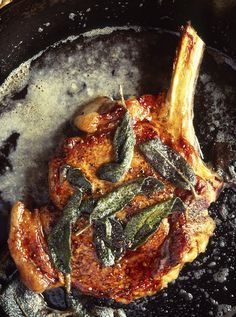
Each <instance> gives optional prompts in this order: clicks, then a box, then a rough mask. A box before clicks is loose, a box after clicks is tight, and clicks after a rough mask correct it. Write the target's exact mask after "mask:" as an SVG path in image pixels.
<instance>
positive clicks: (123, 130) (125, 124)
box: [97, 110, 135, 183]
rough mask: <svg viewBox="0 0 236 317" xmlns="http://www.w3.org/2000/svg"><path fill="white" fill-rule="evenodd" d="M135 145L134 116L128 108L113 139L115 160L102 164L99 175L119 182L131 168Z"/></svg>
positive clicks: (104, 178) (101, 177) (107, 179)
mask: <svg viewBox="0 0 236 317" xmlns="http://www.w3.org/2000/svg"><path fill="white" fill-rule="evenodd" d="M134 145H135V134H134V130H133V126H132V118H131V117H130V115H129V112H128V111H127V110H126V112H125V115H124V117H123V119H122V121H121V124H120V126H119V127H118V128H117V129H116V132H115V136H114V139H113V147H114V151H115V162H112V163H108V164H104V165H102V166H101V167H100V168H99V169H98V171H97V175H98V177H99V178H100V179H103V180H106V181H109V182H112V183H116V182H118V181H119V180H120V179H121V178H122V177H123V176H124V174H125V173H126V172H127V171H128V170H129V168H130V164H131V161H132V158H133V153H134Z"/></svg>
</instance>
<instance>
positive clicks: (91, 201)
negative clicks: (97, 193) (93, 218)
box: [80, 198, 98, 215]
mask: <svg viewBox="0 0 236 317" xmlns="http://www.w3.org/2000/svg"><path fill="white" fill-rule="evenodd" d="M97 201H98V200H97V199H95V198H88V199H85V200H83V201H82V202H81V205H80V212H81V214H86V215H90V214H91V212H92V211H93V209H94V208H95V206H96V203H97Z"/></svg>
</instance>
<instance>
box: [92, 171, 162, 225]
mask: <svg viewBox="0 0 236 317" xmlns="http://www.w3.org/2000/svg"><path fill="white" fill-rule="evenodd" d="M150 182H151V184H152V186H150ZM163 187H164V185H163V184H162V183H161V182H160V181H159V180H158V179H156V178H154V177H146V178H140V179H138V180H135V181H133V182H130V183H126V184H125V185H123V186H120V187H118V188H116V189H114V190H113V191H112V192H110V193H108V194H106V195H105V196H103V197H101V198H100V199H99V200H98V202H97V204H96V207H95V208H94V210H93V211H92V213H91V214H90V223H92V222H94V221H96V220H101V219H104V218H106V217H109V216H111V215H114V214H115V213H116V212H117V211H119V210H121V209H122V208H124V207H125V206H126V205H127V204H128V203H129V202H130V201H131V200H132V199H133V198H134V197H135V196H136V195H137V194H141V193H143V194H145V193H147V191H148V192H149V193H150V192H154V191H156V190H160V189H162V188H163Z"/></svg>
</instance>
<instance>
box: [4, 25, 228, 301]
mask: <svg viewBox="0 0 236 317" xmlns="http://www.w3.org/2000/svg"><path fill="white" fill-rule="evenodd" d="M203 49H204V43H203V42H202V40H201V39H200V38H199V37H198V36H197V34H196V32H195V31H194V30H193V29H192V28H191V26H190V25H188V26H187V27H186V28H185V29H184V30H183V34H182V38H181V42H180V47H179V49H178V51H177V57H176V62H175V65H174V70H173V76H172V81H171V86H170V89H169V92H168V94H167V97H166V98H164V97H163V96H162V97H161V96H159V97H154V96H144V97H141V98H139V99H135V98H133V99H130V100H128V101H127V102H126V105H127V108H128V110H129V112H130V114H131V115H132V116H133V117H134V119H135V121H136V126H135V134H136V138H137V142H138V140H140V139H145V138H147V137H148V136H149V135H150V134H151V135H152V136H155V135H158V136H159V137H161V138H162V140H163V142H168V143H169V144H171V146H172V147H173V148H174V149H175V150H176V151H177V152H179V153H180V154H181V155H183V156H184V157H185V159H186V160H187V161H188V162H189V164H190V165H191V166H192V167H193V169H194V171H195V173H196V175H197V177H198V183H197V185H196V188H195V190H196V192H197V194H198V199H197V200H196V201H191V198H190V196H191V193H187V194H186V193H182V192H178V195H179V196H181V198H182V199H183V200H184V201H185V202H186V203H187V204H188V208H187V210H186V212H185V213H184V214H177V215H175V214H174V215H171V216H170V217H168V218H165V219H163V221H162V223H161V225H160V227H159V228H158V230H157V231H156V232H155V234H154V235H153V236H152V237H151V238H149V240H148V241H147V242H146V243H145V244H144V245H143V246H141V247H140V248H138V249H137V250H136V251H134V252H133V251H129V252H127V254H125V256H124V257H123V258H122V259H121V260H120V261H119V262H118V263H116V264H115V265H114V266H113V267H108V268H104V267H102V266H101V264H100V263H99V261H98V259H97V258H96V254H95V250H94V246H93V243H92V234H93V232H92V229H89V230H88V231H87V232H85V233H84V234H82V235H81V236H79V237H77V236H76V235H75V234H72V245H73V256H72V268H73V270H72V285H73V286H75V287H77V288H79V289H80V290H81V291H83V292H84V293H87V294H91V295H94V296H98V297H108V298H113V299H115V300H117V301H120V302H124V303H128V302H130V301H132V300H134V299H136V298H140V297H143V296H146V295H152V294H154V293H156V292H157V291H158V290H160V289H162V288H163V287H166V285H167V283H169V282H170V281H172V280H174V279H176V278H177V276H178V274H179V271H180V270H181V268H182V267H183V265H184V264H185V263H186V262H191V261H193V260H194V259H195V258H196V256H197V255H198V254H199V253H200V252H204V251H205V248H206V246H207V243H208V240H209V238H210V236H211V235H212V234H213V231H214V227H215V225H214V221H213V220H212V219H211V218H210V216H209V215H208V212H207V208H208V207H209V205H210V203H211V202H213V201H215V199H216V197H217V195H218V192H219V189H220V188H221V186H222V183H221V181H220V180H219V179H218V177H217V175H215V174H214V173H213V172H212V171H210V170H209V169H208V168H207V167H206V166H205V165H204V163H203V161H202V159H201V156H200V152H199V146H198V143H197V139H196V136H195V133H194V127H193V96H194V91H195V85H196V80H197V77H198V71H199V66H200V63H201V58H202V53H203ZM115 109H116V110H117V109H118V110H119V104H117V105H116V107H115ZM118 110H117V111H115V115H116V116H117V117H116V120H115V121H117V120H118V121H119V119H120V114H121V112H122V111H120V110H119V111H118ZM108 117H109V116H108ZM91 118H92V120H94V116H90V119H91ZM99 118H101V117H99ZM147 118H148V120H147ZM85 119H86V120H87V122H86V125H84V126H85V127H86V126H87V125H88V124H89V120H88V117H86V116H85ZM101 121H102V120H101ZM105 121H106V120H105ZM108 121H109V120H108ZM93 123H94V121H93ZM99 123H101V124H100V126H99ZM108 123H109V122H108ZM114 126H115V123H114ZM114 126H113V125H112V124H110V125H109V124H108V125H107V124H106V122H105V123H104V118H103V122H99V120H98V121H97V122H96V127H95V129H94V126H93V129H94V130H93V133H89V135H87V136H85V137H84V138H74V139H71V140H69V142H67V144H66V146H65V148H64V153H63V154H64V156H63V157H60V158H57V159H55V160H53V161H52V162H51V163H50V173H49V174H50V176H49V185H50V193H51V198H52V201H53V202H54V204H55V205H56V206H57V208H55V207H53V208H50V207H45V208H43V209H41V210H36V211H34V212H33V213H32V212H30V211H29V210H28V209H27V208H26V206H25V205H24V203H22V202H17V203H16V204H15V205H14V206H13V209H12V217H11V229H10V237H9V248H10V251H11V254H12V256H13V258H14V260H15V262H16V265H17V267H18V269H19V271H20V273H21V277H22V280H23V281H24V283H25V284H26V285H27V286H28V287H29V288H31V289H33V290H34V291H37V292H42V291H44V290H45V289H47V288H52V287H56V286H59V285H63V284H64V283H65V280H64V277H63V275H62V274H61V273H60V272H58V271H57V270H56V269H55V268H54V267H53V265H52V264H51V262H50V257H49V255H48V249H47V241H46V237H47V234H48V233H49V232H50V230H51V227H52V226H53V225H54V224H55V222H56V221H57V219H58V216H59V215H60V212H61V211H60V209H62V208H63V206H64V205H65V203H66V201H67V200H68V198H69V197H70V196H71V195H72V194H73V189H72V188H71V187H70V186H69V184H68V183H66V182H65V183H63V186H61V185H60V184H58V171H59V169H60V166H61V165H63V164H65V163H66V164H68V163H70V164H71V165H72V166H75V167H80V168H81V169H82V170H83V172H84V173H85V174H86V176H87V177H88V178H89V179H90V181H92V182H93V185H94V187H95V189H96V195H98V196H99V195H101V194H104V193H106V192H107V191H110V190H111V189H112V186H113V185H112V186H111V185H110V184H108V183H107V182H105V181H101V180H98V179H97V178H96V177H95V172H96V168H97V167H98V166H99V165H101V164H102V163H104V162H106V161H111V160H112V145H111V135H110V132H111V131H113V130H114ZM108 127H109V128H108ZM99 129H100V130H99ZM88 132H89V131H88ZM88 140H89V142H88ZM86 142H87V143H86ZM99 146H100V148H99ZM94 151H96V152H97V153H99V155H97V156H96V155H94V153H95V152H94ZM101 153H102V154H104V155H100V154H101ZM104 160H105V161H104ZM81 162H82V163H81ZM140 174H142V175H143V174H144V175H152V176H155V177H157V178H160V175H158V174H157V173H156V172H155V171H154V170H153V169H152V168H151V166H150V165H149V164H148V163H147V162H146V161H145V160H144V158H143V157H142V155H141V154H140V153H139V152H138V151H137V150H135V154H134V158H133V161H132V164H131V168H130V170H129V172H128V173H127V175H126V176H125V178H124V179H123V180H122V182H124V181H127V180H129V179H134V178H137V177H139V176H140ZM122 182H121V183H122ZM165 185H166V189H165V190H164V191H162V192H161V193H158V194H155V195H153V196H152V197H150V198H149V199H145V198H144V197H142V196H139V197H136V198H135V199H134V200H133V201H132V204H131V206H130V208H129V209H127V208H126V209H125V210H122V211H121V212H120V215H119V216H120V217H124V216H125V215H127V214H128V215H129V214H130V213H132V212H133V210H134V209H135V208H137V207H145V206H147V205H149V204H152V203H155V202H157V201H159V200H161V199H162V200H163V198H167V197H170V196H171V195H173V193H175V194H176V189H175V188H174V186H172V185H171V184H169V183H168V182H166V183H165ZM116 186H117V185H116ZM83 224H84V220H83V219H82V220H80V221H78V222H77V224H76V227H78V228H79V227H80V226H83Z"/></svg>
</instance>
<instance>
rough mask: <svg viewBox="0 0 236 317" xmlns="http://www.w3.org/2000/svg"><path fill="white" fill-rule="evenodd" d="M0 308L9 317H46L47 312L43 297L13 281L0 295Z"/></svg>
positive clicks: (15, 280)
mask: <svg viewBox="0 0 236 317" xmlns="http://www.w3.org/2000/svg"><path fill="white" fill-rule="evenodd" d="M0 306H1V307H2V308H3V310H4V312H5V313H6V314H7V315H8V316H10V317H25V316H30V317H36V316H37V317H39V316H42V317H44V316H48V314H49V311H48V309H47V306H46V304H45V302H44V300H43V297H42V296H40V295H39V294H36V293H34V292H32V291H30V290H29V289H27V288H26V287H25V286H24V285H23V284H22V283H21V282H20V281H19V280H18V279H14V280H12V281H11V283H10V284H9V285H8V286H7V287H6V288H5V290H4V291H3V293H2V294H1V295H0Z"/></svg>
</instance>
